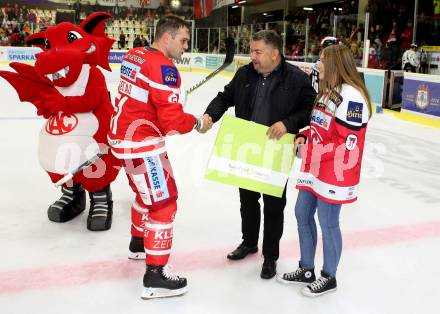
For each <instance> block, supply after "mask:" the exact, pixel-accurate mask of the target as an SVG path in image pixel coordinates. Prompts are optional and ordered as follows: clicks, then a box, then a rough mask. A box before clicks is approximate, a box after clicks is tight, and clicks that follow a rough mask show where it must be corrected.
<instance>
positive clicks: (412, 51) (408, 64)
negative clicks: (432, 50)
mask: <svg viewBox="0 0 440 314" xmlns="http://www.w3.org/2000/svg"><path fill="white" fill-rule="evenodd" d="M416 51H417V45H416V44H411V46H410V48H409V49H408V50H406V51H405V52H404V53H403V56H402V70H404V71H406V72H414V73H415V72H417V68H418V67H419V61H418V60H417V54H416Z"/></svg>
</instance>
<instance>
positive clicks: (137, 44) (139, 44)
mask: <svg viewBox="0 0 440 314" xmlns="http://www.w3.org/2000/svg"><path fill="white" fill-rule="evenodd" d="M143 45H144V43H143V42H142V39H141V37H140V36H139V35H136V38H135V39H134V40H133V48H136V47H142V46H143Z"/></svg>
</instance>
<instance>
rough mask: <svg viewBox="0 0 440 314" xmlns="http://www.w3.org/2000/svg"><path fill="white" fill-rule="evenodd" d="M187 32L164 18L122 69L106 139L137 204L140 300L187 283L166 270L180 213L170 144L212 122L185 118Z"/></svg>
mask: <svg viewBox="0 0 440 314" xmlns="http://www.w3.org/2000/svg"><path fill="white" fill-rule="evenodd" d="M189 39H190V36H189V26H188V25H187V24H186V22H185V21H183V20H182V19H180V18H178V17H175V16H166V17H164V18H162V19H161V20H160V21H159V22H158V24H157V26H156V34H155V36H154V42H153V44H152V45H151V47H139V48H134V49H131V50H130V51H128V53H127V54H126V55H125V57H124V59H123V62H122V64H121V77H120V83H119V87H118V90H119V98H118V99H117V101H116V108H115V112H114V114H113V117H112V122H111V126H110V133H109V143H110V145H111V149H112V151H113V153H114V154H115V156H117V157H118V158H120V159H121V160H122V163H123V166H124V169H125V172H126V174H127V177H128V180H129V183H130V186H131V188H132V189H133V191H134V192H135V193H136V199H135V201H134V203H133V205H132V208H131V214H132V226H131V235H132V239H131V242H130V246H129V249H130V251H131V257H132V258H139V257H140V256H142V255H143V254H142V253H144V248H145V253H146V259H145V261H146V264H147V269H146V272H145V275H144V279H143V284H144V292H143V294H142V298H144V299H149V298H157V297H166V296H173V295H180V294H183V293H185V292H186V279H185V278H182V277H179V276H176V275H173V274H171V273H169V270H168V269H167V267H166V264H167V262H168V258H169V255H170V251H171V244H172V239H173V220H174V216H175V214H176V210H177V203H176V200H177V187H176V184H175V181H174V178H173V173H172V169H171V165H170V162H169V160H168V156H167V152H166V147H165V137H166V136H167V135H172V134H176V133H181V134H183V133H187V132H190V131H191V130H193V129H196V130H198V131H199V132H204V131H206V129H207V128H208V127H210V125H211V124H212V121H211V120H210V119H209V118H208V117H206V116H204V117H203V118H196V117H194V116H193V115H191V114H187V113H185V112H183V106H182V105H183V104H184V102H185V92H184V91H183V90H182V89H181V88H180V86H181V81H180V80H181V79H180V75H179V72H178V70H177V68H176V67H175V65H174V64H173V62H172V61H171V59H180V58H181V56H182V54H183V53H184V51H185V50H186V49H188V41H189Z"/></svg>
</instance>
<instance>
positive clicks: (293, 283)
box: [277, 274, 310, 286]
mask: <svg viewBox="0 0 440 314" xmlns="http://www.w3.org/2000/svg"><path fill="white" fill-rule="evenodd" d="M277 281H278V282H281V283H283V284H285V285H297V286H306V285H308V284H310V283H309V282H301V281H290V280H286V279H283V275H282V274H277Z"/></svg>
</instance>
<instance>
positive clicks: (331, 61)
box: [317, 45, 372, 118]
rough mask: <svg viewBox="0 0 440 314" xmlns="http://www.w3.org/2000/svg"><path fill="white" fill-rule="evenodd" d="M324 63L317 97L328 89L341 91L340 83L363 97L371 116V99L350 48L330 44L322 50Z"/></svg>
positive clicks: (323, 94)
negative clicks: (354, 89) (353, 89)
mask: <svg viewBox="0 0 440 314" xmlns="http://www.w3.org/2000/svg"><path fill="white" fill-rule="evenodd" d="M322 56H323V58H322V59H323V60H321V62H323V65H324V79H323V80H321V81H320V82H319V94H318V98H317V99H321V97H322V96H325V95H326V94H327V93H328V92H329V91H332V90H336V91H337V92H341V89H342V84H344V83H346V84H348V85H351V86H353V87H354V88H356V89H357V90H358V91H359V92H360V93H361V95H362V96H363V97H364V98H365V100H366V101H367V105H368V110H369V112H370V114H369V117H370V118H371V115H372V109H371V100H370V94H369V93H368V90H367V88H366V87H365V84H364V82H363V80H362V78H361V76H360V75H359V73H358V71H357V69H356V65H355V63H354V59H353V56H352V54H351V51H350V49H348V48H347V47H345V46H343V45H332V46H328V47H327V48H324V49H323V50H322Z"/></svg>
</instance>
